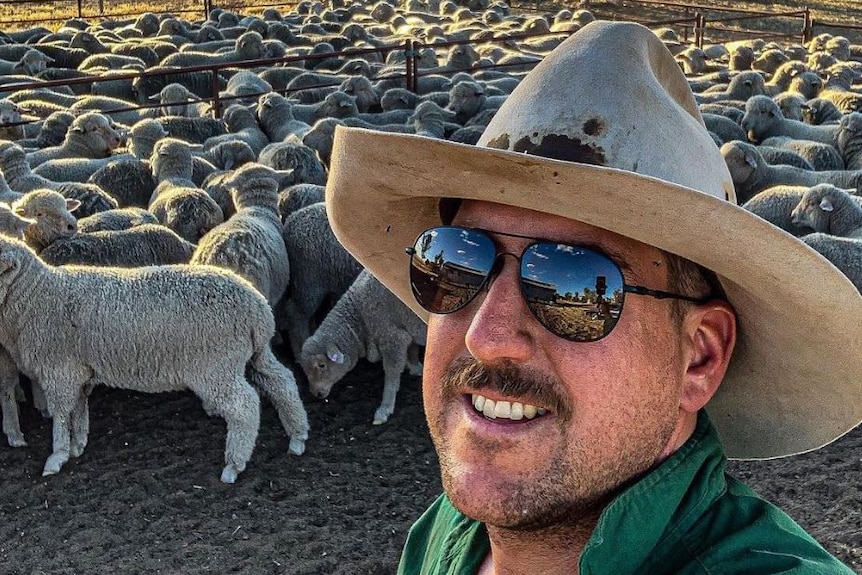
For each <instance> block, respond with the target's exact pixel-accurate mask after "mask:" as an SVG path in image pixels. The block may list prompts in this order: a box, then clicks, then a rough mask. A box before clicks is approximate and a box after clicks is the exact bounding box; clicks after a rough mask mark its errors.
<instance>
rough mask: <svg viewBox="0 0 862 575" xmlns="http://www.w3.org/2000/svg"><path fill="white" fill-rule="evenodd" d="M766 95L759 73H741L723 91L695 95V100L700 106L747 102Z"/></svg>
mask: <svg viewBox="0 0 862 575" xmlns="http://www.w3.org/2000/svg"><path fill="white" fill-rule="evenodd" d="M765 93H766V86H765V82H764V80H763V76H761V75H760V73H758V72H754V71H748V72H740V73H739V74H737V75H736V76H734V77H733V78H731V79H730V82H729V83H728V85H727V87H726V88H725V89H724V90H723V91H715V92H708V93H702V94H695V95H694V99H695V101H696V102H697V103H698V104H705V103H709V102H719V101H722V100H735V101H741V102H745V101H746V100H748V99H750V98H751V97H753V96H757V95H761V94H765Z"/></svg>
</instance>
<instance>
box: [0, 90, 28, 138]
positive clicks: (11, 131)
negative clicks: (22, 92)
mask: <svg viewBox="0 0 862 575" xmlns="http://www.w3.org/2000/svg"><path fill="white" fill-rule="evenodd" d="M23 111H25V110H22V109H21V108H19V107H18V105H17V104H15V102H10V101H9V100H0V140H20V139H22V138H24V126H23V124H22V122H23V121H24V117H23V116H22V115H21V113H22V112H23Z"/></svg>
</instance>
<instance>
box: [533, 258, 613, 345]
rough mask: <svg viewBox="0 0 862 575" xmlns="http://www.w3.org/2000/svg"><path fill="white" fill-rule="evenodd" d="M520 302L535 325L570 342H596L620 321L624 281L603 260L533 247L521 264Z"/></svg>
mask: <svg viewBox="0 0 862 575" xmlns="http://www.w3.org/2000/svg"><path fill="white" fill-rule="evenodd" d="M521 277H522V282H521V286H522V290H523V292H524V299H525V300H526V301H527V305H528V307H529V308H530V310H531V311H532V312H533V314H534V315H535V316H536V319H538V320H539V322H540V323H541V324H542V325H544V326H545V327H546V328H547V329H548V330H550V331H551V332H553V333H554V334H555V335H558V336H559V337H562V338H564V339H568V340H571V341H595V340H597V339H601V338H602V337H603V336H605V335H606V334H607V333H608V332H610V330H611V329H613V327H614V325H615V324H616V322H617V319H618V318H619V314H620V310H621V309H622V304H623V276H622V273H621V272H620V269H619V267H618V266H617V265H616V264H615V263H614V262H613V261H612V260H610V259H609V258H608V257H607V256H605V255H603V254H601V253H598V252H595V251H593V250H590V249H587V248H583V247H579V246H570V245H565V244H554V243H550V242H538V243H535V244H533V245H531V246H530V247H529V248H527V250H526V252H524V256H523V258H522V259H521Z"/></svg>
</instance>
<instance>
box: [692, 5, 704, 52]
mask: <svg viewBox="0 0 862 575" xmlns="http://www.w3.org/2000/svg"><path fill="white" fill-rule="evenodd" d="M694 22H695V24H694V45H695V46H697V47H698V48H703V33H704V31H705V30H706V16H704V15H703V14H702V13H700V12H698V13H697V14H695V16H694Z"/></svg>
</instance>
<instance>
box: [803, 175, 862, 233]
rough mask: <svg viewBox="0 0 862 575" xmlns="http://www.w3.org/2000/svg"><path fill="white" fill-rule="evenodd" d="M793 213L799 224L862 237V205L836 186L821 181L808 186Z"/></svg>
mask: <svg viewBox="0 0 862 575" xmlns="http://www.w3.org/2000/svg"><path fill="white" fill-rule="evenodd" d="M790 215H791V218H792V220H793V223H794V224H796V225H797V226H805V227H809V228H811V229H813V230H814V231H815V232H823V233H827V234H832V235H833V236H842V237H848V238H857V239H862V205H860V204H859V202H858V201H857V200H856V199H854V198H853V196H851V195H850V194H849V193H847V191H845V190H842V189H840V188H836V187H835V186H831V185H829V184H820V185H818V186H813V187H811V188H810V189H808V190H806V191H805V193H804V194H803V195H802V199H800V200H799V204H797V205H796V207H795V208H793V211H792V212H791V214H790Z"/></svg>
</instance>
